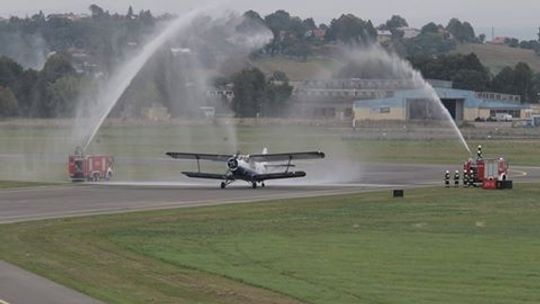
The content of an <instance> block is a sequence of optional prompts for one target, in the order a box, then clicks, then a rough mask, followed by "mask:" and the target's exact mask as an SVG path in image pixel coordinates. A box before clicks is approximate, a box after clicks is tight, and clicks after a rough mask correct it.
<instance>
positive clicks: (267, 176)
mask: <svg viewBox="0 0 540 304" xmlns="http://www.w3.org/2000/svg"><path fill="white" fill-rule="evenodd" d="M305 176H306V172H304V171H296V172H280V173H268V174H257V175H256V176H255V179H256V180H257V181H261V182H262V181H265V180H270V179H285V178H297V177H305Z"/></svg>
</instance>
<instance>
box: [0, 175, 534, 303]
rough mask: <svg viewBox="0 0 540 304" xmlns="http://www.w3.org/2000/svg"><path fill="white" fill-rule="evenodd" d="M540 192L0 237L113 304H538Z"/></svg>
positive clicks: (366, 202) (246, 208)
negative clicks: (307, 303)
mask: <svg viewBox="0 0 540 304" xmlns="http://www.w3.org/2000/svg"><path fill="white" fill-rule="evenodd" d="M539 197H540V187H539V186H538V185H518V186H517V187H516V189H514V190H512V191H484V190H480V189H443V188H431V189H416V190H409V191H407V192H406V198H405V199H393V198H391V197H390V193H387V192H381V193H367V194H357V195H348V196H338V197H323V198H310V199H295V200H286V201H273V202H263V203H256V204H238V205H227V206H218V207H205V208H191V209H179V210H171V211H156V212H143V213H131V214H121V215H111V216H100V217H90V218H78V219H63V220H54V221H42V222H31V223H20V224H12V225H3V226H0V243H1V244H2V250H1V251H0V258H2V259H5V260H7V261H9V262H12V263H15V264H17V265H21V266H23V267H25V268H27V269H29V270H32V271H35V272H37V273H40V274H42V275H44V276H47V277H50V278H52V279H54V280H55V281H58V282H60V283H62V284H65V285H67V286H69V287H73V288H76V289H77V290H80V291H82V292H85V293H87V294H89V295H91V296H94V297H96V298H99V299H102V300H105V301H107V302H111V303H122V302H129V303H147V302H156V303H167V302H168V303H227V302H228V303H287V302H295V301H296V300H295V299H297V300H298V301H302V302H309V303H538V302H540V239H539V238H538V231H540V199H539Z"/></svg>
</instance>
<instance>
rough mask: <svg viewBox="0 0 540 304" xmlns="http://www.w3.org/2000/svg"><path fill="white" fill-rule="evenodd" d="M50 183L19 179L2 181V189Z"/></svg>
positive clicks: (0, 187)
mask: <svg viewBox="0 0 540 304" xmlns="http://www.w3.org/2000/svg"><path fill="white" fill-rule="evenodd" d="M50 185H53V184H49V183H32V182H18V181H0V189H9V188H22V187H38V186H50Z"/></svg>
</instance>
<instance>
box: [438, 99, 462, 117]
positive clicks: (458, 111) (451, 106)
mask: <svg viewBox="0 0 540 304" xmlns="http://www.w3.org/2000/svg"><path fill="white" fill-rule="evenodd" d="M441 102H442V103H443V105H444V107H445V108H446V109H447V110H448V112H449V113H450V116H452V119H454V120H455V121H462V120H463V112H464V104H465V100H463V99H446V98H443V99H441Z"/></svg>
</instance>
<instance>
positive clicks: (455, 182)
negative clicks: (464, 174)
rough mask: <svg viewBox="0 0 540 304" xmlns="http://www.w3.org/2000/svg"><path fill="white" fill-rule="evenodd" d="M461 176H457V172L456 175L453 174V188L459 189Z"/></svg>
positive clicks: (457, 171)
mask: <svg viewBox="0 0 540 304" xmlns="http://www.w3.org/2000/svg"><path fill="white" fill-rule="evenodd" d="M460 178H461V176H460V175H459V170H456V173H454V187H455V188H459V179H460Z"/></svg>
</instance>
